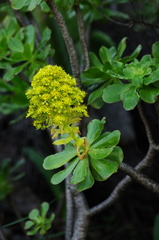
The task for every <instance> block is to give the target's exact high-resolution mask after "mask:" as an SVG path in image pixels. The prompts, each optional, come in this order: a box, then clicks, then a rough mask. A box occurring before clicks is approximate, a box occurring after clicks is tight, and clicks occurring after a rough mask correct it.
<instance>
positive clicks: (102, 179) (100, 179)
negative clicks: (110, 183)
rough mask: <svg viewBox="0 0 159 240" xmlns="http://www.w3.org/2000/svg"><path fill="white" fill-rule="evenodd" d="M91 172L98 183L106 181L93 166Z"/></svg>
mask: <svg viewBox="0 0 159 240" xmlns="http://www.w3.org/2000/svg"><path fill="white" fill-rule="evenodd" d="M91 172H92V175H93V177H94V179H95V180H97V181H104V180H106V179H105V178H102V177H101V176H100V175H99V173H98V172H97V171H96V170H95V169H94V168H93V167H92V165H91Z"/></svg>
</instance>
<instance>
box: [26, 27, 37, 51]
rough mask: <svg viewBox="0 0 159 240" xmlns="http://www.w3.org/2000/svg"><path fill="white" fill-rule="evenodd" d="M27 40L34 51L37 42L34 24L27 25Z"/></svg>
mask: <svg viewBox="0 0 159 240" xmlns="http://www.w3.org/2000/svg"><path fill="white" fill-rule="evenodd" d="M25 41H26V43H28V44H29V46H30V50H31V52H33V50H34V44H35V28H34V27H33V25H29V26H27V27H25Z"/></svg>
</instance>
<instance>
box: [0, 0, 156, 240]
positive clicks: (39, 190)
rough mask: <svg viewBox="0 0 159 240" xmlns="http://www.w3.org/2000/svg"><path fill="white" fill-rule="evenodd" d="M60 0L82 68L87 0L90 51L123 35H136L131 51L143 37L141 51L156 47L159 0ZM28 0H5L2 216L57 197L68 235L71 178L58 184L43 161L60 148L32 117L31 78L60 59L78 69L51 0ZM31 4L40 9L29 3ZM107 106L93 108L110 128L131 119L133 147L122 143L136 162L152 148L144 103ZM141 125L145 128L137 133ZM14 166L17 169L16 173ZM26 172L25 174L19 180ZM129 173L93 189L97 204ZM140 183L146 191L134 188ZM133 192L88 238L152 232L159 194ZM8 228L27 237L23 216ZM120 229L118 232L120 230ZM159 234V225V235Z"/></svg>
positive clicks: (0, 78)
mask: <svg viewBox="0 0 159 240" xmlns="http://www.w3.org/2000/svg"><path fill="white" fill-rule="evenodd" d="M10 2H12V1H10ZM55 2H56V4H57V5H58V7H59V9H60V11H61V13H62V15H63V16H64V19H65V21H66V24H67V26H68V29H69V32H70V35H71V37H72V39H73V41H74V44H75V47H76V50H77V53H78V56H79V59H80V66H81V69H82V68H83V61H84V60H83V52H82V47H81V43H80V40H79V33H78V27H77V20H76V13H75V10H74V6H75V5H76V4H80V7H81V10H82V14H83V18H84V24H85V33H86V38H87V42H88V47H89V51H91V52H92V53H94V54H96V56H97V57H98V58H99V57H100V56H99V49H100V48H101V47H102V46H104V47H107V48H110V47H112V46H115V47H116V48H117V46H118V44H119V42H120V41H121V39H123V38H124V37H128V39H127V40H126V42H127V48H126V50H125V52H124V55H125V56H129V55H131V53H132V52H133V51H134V49H135V48H136V47H137V46H138V45H139V44H141V45H142V50H141V52H140V54H139V56H138V59H139V60H140V59H141V58H142V56H143V55H144V54H150V53H151V47H152V44H153V43H154V42H155V41H158V39H159V25H158V22H159V0H153V1H150V0H145V1H138V0H130V1H128V0H117V1H114V0H86V1H84V0H83V1H82V0H69V1H68V0H63V1H60V0H56V1H55ZM19 3H20V2H19V0H18V1H15V4H19ZM21 3H24V5H23V7H22V8H21V7H20V10H18V9H19V5H17V7H15V8H16V9H12V8H11V6H10V4H9V1H8V2H6V1H0V146H1V147H0V149H1V151H0V164H1V167H0V178H1V179H2V180H1V184H0V191H1V192H0V196H1V198H0V200H1V202H0V207H1V209H2V210H1V212H0V224H1V225H5V224H6V223H9V222H13V221H15V218H18V219H22V218H23V217H25V216H26V215H27V214H28V213H29V211H30V210H31V209H33V208H34V207H39V206H40V203H41V202H42V201H52V199H54V200H55V202H54V204H52V210H53V211H54V212H55V214H56V216H57V218H56V219H55V223H54V229H53V232H54V233H55V234H56V233H61V235H62V236H58V235H56V236H55V239H63V228H64V219H65V204H64V203H65V200H64V184H63V183H62V184H60V185H57V186H55V187H54V186H53V185H50V183H49V181H50V178H51V176H52V173H51V172H50V171H49V172H48V171H47V172H46V171H44V170H43V168H42V162H43V159H44V158H45V157H46V156H47V155H48V154H51V153H54V152H55V149H54V147H53V145H52V143H51V139H50V136H49V134H48V132H47V131H36V130H35V129H34V128H33V127H32V124H31V120H28V119H25V115H26V111H27V107H28V101H27V99H26V96H25V92H26V90H27V89H28V87H29V86H30V81H31V79H32V76H33V75H34V74H35V73H36V71H37V70H38V69H39V68H40V67H43V66H45V65H47V64H48V63H49V64H57V65H60V66H62V67H63V68H64V69H65V70H66V72H68V73H71V66H70V62H69V57H68V54H67V50H66V46H65V43H64V40H63V38H62V35H61V32H60V30H59V28H58V26H57V24H56V22H55V20H54V18H53V15H52V14H51V12H50V9H49V8H48V6H47V5H46V3H45V2H44V1H36V3H38V4H39V3H40V4H39V5H37V6H36V5H34V4H33V5H31V4H32V3H33V1H30V0H26V1H21ZM28 7H29V8H30V9H29V10H32V11H28ZM105 106H106V105H104V107H103V108H102V109H101V110H99V111H93V110H91V108H90V114H91V116H92V117H94V116H97V117H99V118H101V117H102V116H103V115H104V116H105V115H106V117H107V115H109V116H110V121H112V122H113V127H112V126H110V129H107V130H112V129H113V128H114V125H115V126H117V127H116V128H119V129H120V128H123V125H125V128H124V131H123V136H125V135H126V138H125V140H124V141H123V142H124V144H125V145H126V147H125V145H123V146H122V147H123V148H124V147H125V159H126V161H127V160H128V161H130V162H131V163H132V165H135V163H136V162H137V161H138V160H139V159H140V158H141V157H143V156H144V154H145V152H146V148H147V145H148V143H147V140H146V136H145V132H144V130H143V127H142V126H141V122H140V120H139V117H138V115H136V110H134V111H133V113H132V114H130V115H129V116H128V117H127V115H125V113H122V111H121V112H120V114H121V113H122V114H123V115H122V116H121V115H120V119H119V118H118V117H116V116H115V117H114V115H113V114H114V112H116V111H120V110H121V107H120V106H118V105H117V107H115V108H114V107H112V108H111V109H110V108H109V107H108V108H106V107H105ZM147 112H148V115H151V125H153V126H156V125H157V123H156V115H155V112H154V109H153V108H150V109H148V110H147ZM118 115H119V112H118ZM109 116H108V119H109ZM111 119H113V120H111ZM134 120H135V121H136V120H137V122H138V124H137V125H136V126H134V125H133V122H134ZM120 121H121V122H120ZM125 122H126V124H125ZM127 123H130V126H131V125H133V129H132V128H131V127H130V128H129V129H128V132H127V130H126V127H127V126H126V125H127ZM121 125H122V126H121ZM108 128H109V126H108ZM113 130H114V129H113ZM153 131H154V132H155V131H156V130H153ZM137 133H140V134H138V136H136V135H137ZM124 134H125V135H124ZM154 134H155V136H156V134H157V133H156V132H155V133H154ZM128 136H129V137H128ZM134 136H135V137H134ZM141 139H142V141H141ZM141 142H142V143H141ZM136 146H137V147H136ZM130 152H131V154H130ZM134 158H135V159H134ZM6 159H7V160H6ZM8 159H9V160H8ZM17 159H20V160H17ZM22 159H25V161H24V160H22ZM22 162H23V164H21V163H22ZM158 168H159V166H158V165H156V172H155V173H153V177H154V179H157V170H158ZM14 170H15V171H17V172H16V174H15V175H14V174H13V173H14ZM21 173H22V174H23V173H25V176H23V177H22V175H21ZM12 174H13V175H14V176H13V177H12ZM150 174H151V172H150ZM18 176H19V177H22V178H21V179H20V180H18ZM16 177H17V178H16ZM121 177H122V175H120V174H119V175H117V177H114V178H112V180H109V181H108V182H107V183H103V185H101V184H95V187H94V188H93V189H92V190H88V192H87V193H86V197H87V199H88V202H89V204H90V205H93V204H97V203H98V202H100V201H101V200H103V199H105V198H106V197H107V196H108V195H109V193H110V192H111V190H112V188H113V187H114V186H115V184H116V182H118V180H119V179H121ZM14 180H17V181H14ZM5 186H7V188H6V187H5ZM133 189H138V191H137V190H136V192H135V191H134V192H133ZM128 193H129V194H128V195H127V196H126V195H124V196H123V197H122V198H121V200H120V201H119V203H117V204H116V206H115V207H114V208H111V209H110V210H109V211H108V212H107V214H105V215H104V214H103V215H100V216H99V217H97V218H96V219H93V220H92V225H91V228H90V230H89V233H88V239H92V240H93V239H97V237H100V238H101V239H103V240H104V239H114V240H118V239H130V240H133V239H135V240H137V239H140V240H141V239H144V240H147V239H152V237H153V236H152V234H153V231H152V229H153V223H154V221H155V224H156V223H157V222H158V215H157V213H158V211H159V209H158V207H157V206H158V202H157V200H156V198H153V196H150V194H148V193H147V191H146V190H142V192H141V189H140V188H139V186H138V185H135V184H134V188H132V190H129V191H128ZM144 193H145V194H147V195H146V196H147V198H145V197H143V196H145V195H144ZM95 195H96V196H98V197H95ZM8 196H9V198H8ZM128 202H129V204H127V203H128ZM145 215H146V217H147V216H149V219H147V218H145ZM156 215H157V217H156ZM121 216H122V217H121ZM121 218H122V223H121V224H120V222H121ZM155 219H156V220H155ZM59 223H60V224H59ZM105 226H106V227H105ZM3 231H4V232H5V234H6V235H7V239H11V240H15V239H18V236H19V237H21V239H22V238H23V235H24V233H23V231H22V230H20V231H19V225H18V226H17V223H16V224H15V225H14V224H13V227H11V228H9V229H8V228H5V227H4V228H3ZM114 231H116V234H115V233H113V232H114ZM157 234H158V231H157V227H156V225H155V226H154V236H155V240H157V237H156V236H158V235H157ZM59 235H60V234H59ZM16 237H17V238H16ZM19 239H20V238H19Z"/></svg>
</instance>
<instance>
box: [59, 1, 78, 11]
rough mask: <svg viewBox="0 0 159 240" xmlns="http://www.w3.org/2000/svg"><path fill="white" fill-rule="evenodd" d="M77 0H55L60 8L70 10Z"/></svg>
mask: <svg viewBox="0 0 159 240" xmlns="http://www.w3.org/2000/svg"><path fill="white" fill-rule="evenodd" d="M74 1H75V0H62V1H61V0H55V3H56V4H57V5H58V7H59V8H61V9H62V10H70V9H71V8H72V6H73V4H74Z"/></svg>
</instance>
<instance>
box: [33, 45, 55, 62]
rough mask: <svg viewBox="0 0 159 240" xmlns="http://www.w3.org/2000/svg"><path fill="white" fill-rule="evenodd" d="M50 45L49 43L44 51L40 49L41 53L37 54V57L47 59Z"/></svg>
mask: <svg viewBox="0 0 159 240" xmlns="http://www.w3.org/2000/svg"><path fill="white" fill-rule="evenodd" d="M50 47H51V45H50V44H49V45H47V46H46V47H45V48H44V49H43V50H42V51H40V53H39V54H37V55H36V58H37V59H40V60H45V59H46V58H47V56H48V55H49V53H50Z"/></svg>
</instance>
